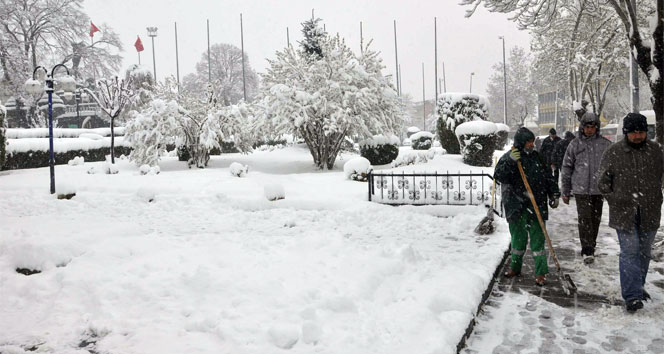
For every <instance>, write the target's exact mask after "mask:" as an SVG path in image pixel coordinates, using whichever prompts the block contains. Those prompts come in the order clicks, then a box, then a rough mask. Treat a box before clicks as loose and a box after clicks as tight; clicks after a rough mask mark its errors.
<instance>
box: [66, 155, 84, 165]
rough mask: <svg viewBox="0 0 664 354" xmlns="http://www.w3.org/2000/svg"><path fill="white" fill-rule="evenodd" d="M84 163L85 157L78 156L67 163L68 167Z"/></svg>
mask: <svg viewBox="0 0 664 354" xmlns="http://www.w3.org/2000/svg"><path fill="white" fill-rule="evenodd" d="M83 163H85V159H84V158H83V156H76V157H74V158H73V159H71V160H69V161H67V165H69V166H80V165H82V164H83Z"/></svg>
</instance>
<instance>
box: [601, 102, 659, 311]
mask: <svg viewBox="0 0 664 354" xmlns="http://www.w3.org/2000/svg"><path fill="white" fill-rule="evenodd" d="M647 132H648V122H647V120H646V117H645V116H643V115H641V114H638V113H629V114H627V116H625V118H624V119H623V134H625V135H626V136H625V138H624V139H623V140H622V141H619V142H617V143H615V144H613V145H612V146H610V147H609V148H608V149H607V150H606V152H605V153H604V156H603V157H602V161H601V164H600V171H599V173H600V175H599V176H600V177H599V182H598V187H599V190H600V192H602V194H603V195H604V197H605V198H606V200H607V201H608V203H609V226H610V227H612V228H614V229H615V230H616V233H617V234H618V241H619V243H620V257H619V262H618V267H619V269H620V289H621V293H622V297H623V299H624V300H625V308H626V310H627V311H628V312H635V311H637V310H639V309H641V308H643V301H644V300H648V299H650V295H649V294H648V292H647V291H646V290H645V289H644V285H645V282H646V275H647V274H648V266H649V265H650V259H651V250H652V243H653V240H654V238H655V234H656V232H657V228H659V224H660V217H661V211H662V210H661V209H662V182H663V178H664V153H663V152H662V150H661V147H660V146H659V144H657V143H655V142H653V141H650V140H648V139H647Z"/></svg>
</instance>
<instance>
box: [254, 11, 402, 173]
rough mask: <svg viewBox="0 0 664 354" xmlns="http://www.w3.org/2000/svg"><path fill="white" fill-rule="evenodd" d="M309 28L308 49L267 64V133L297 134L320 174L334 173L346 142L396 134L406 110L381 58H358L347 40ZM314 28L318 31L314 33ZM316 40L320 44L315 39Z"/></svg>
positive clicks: (365, 54)
mask: <svg viewBox="0 0 664 354" xmlns="http://www.w3.org/2000/svg"><path fill="white" fill-rule="evenodd" d="M318 21H319V20H311V21H308V22H307V23H306V28H310V30H307V31H305V32H304V36H305V39H304V40H303V41H302V42H301V43H303V45H304V44H306V45H307V47H306V48H310V49H311V48H317V49H312V50H313V51H308V50H307V49H306V48H301V49H298V48H295V47H288V48H286V49H284V50H283V51H280V52H277V53H276V56H277V57H276V58H275V59H273V60H268V62H269V63H270V67H269V68H268V69H267V73H266V74H265V75H264V76H263V85H262V87H263V88H262V95H263V107H265V115H266V117H265V119H264V120H263V121H265V122H267V124H268V125H269V126H270V127H269V128H268V129H267V130H269V131H271V132H272V133H273V134H275V135H282V134H297V136H299V137H302V139H304V141H305V143H306V144H307V146H308V147H309V151H310V152H311V154H312V157H313V159H314V163H315V164H316V166H318V167H319V168H320V169H325V168H327V169H332V168H333V167H334V162H335V160H336V158H337V155H338V153H339V151H340V149H341V148H342V145H343V142H344V140H345V137H346V136H358V137H368V136H371V135H373V134H376V133H379V132H387V133H395V132H398V131H399V130H400V128H401V126H402V124H401V123H402V120H403V104H402V101H401V99H400V98H399V97H398V96H397V94H396V91H395V89H394V88H393V87H392V83H391V79H390V78H389V77H386V76H384V75H383V74H382V73H381V70H382V69H383V68H384V66H383V64H382V61H381V59H380V57H379V53H378V52H375V51H373V50H371V49H370V48H369V44H366V45H364V48H363V50H362V51H361V52H360V54H357V55H356V54H355V53H354V52H353V50H351V48H349V47H348V46H347V45H346V43H345V42H344V40H343V39H341V38H340V37H338V36H329V35H327V33H325V32H324V31H323V29H322V28H321V27H320V26H319V24H318ZM311 28H314V30H311ZM312 35H314V37H315V38H312Z"/></svg>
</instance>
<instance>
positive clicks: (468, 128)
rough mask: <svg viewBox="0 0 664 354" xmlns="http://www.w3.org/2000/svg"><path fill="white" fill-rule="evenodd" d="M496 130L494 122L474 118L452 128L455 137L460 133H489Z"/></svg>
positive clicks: (460, 134)
mask: <svg viewBox="0 0 664 354" xmlns="http://www.w3.org/2000/svg"><path fill="white" fill-rule="evenodd" d="M496 130H497V127H496V123H494V122H489V121H486V120H474V121H470V122H466V123H461V124H459V125H458V126H457V128H456V130H454V134H456V136H457V138H458V137H460V136H462V135H467V134H473V135H490V134H493V133H495V132H496Z"/></svg>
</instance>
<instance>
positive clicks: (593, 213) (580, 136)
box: [562, 112, 611, 264]
mask: <svg viewBox="0 0 664 354" xmlns="http://www.w3.org/2000/svg"><path fill="white" fill-rule="evenodd" d="M599 126H600V121H599V117H598V116H597V115H596V114H595V113H592V112H587V113H585V114H584V115H583V116H582V117H581V123H580V125H579V132H578V133H577V138H576V139H574V140H572V142H570V143H569V146H568V147H567V151H566V152H565V157H564V158H563V166H562V167H563V178H562V182H563V190H562V195H563V196H562V199H563V203H565V204H569V198H570V196H571V195H572V193H574V198H575V199H576V211H577V214H578V219H579V239H580V241H581V256H583V261H584V262H585V263H586V264H590V263H592V262H593V261H594V260H595V246H596V244H597V232H598V231H599V223H600V220H601V219H602V207H603V204H604V203H603V200H602V193H601V192H600V191H599V189H598V188H597V181H598V177H599V175H598V173H599V172H598V171H599V164H600V161H601V160H602V155H603V154H604V151H605V150H606V149H607V148H608V147H609V146H610V145H611V141H609V140H608V139H606V138H604V137H602V136H601V135H600V134H599Z"/></svg>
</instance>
